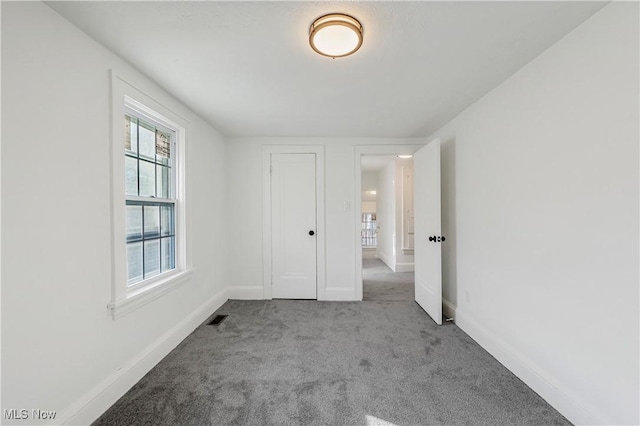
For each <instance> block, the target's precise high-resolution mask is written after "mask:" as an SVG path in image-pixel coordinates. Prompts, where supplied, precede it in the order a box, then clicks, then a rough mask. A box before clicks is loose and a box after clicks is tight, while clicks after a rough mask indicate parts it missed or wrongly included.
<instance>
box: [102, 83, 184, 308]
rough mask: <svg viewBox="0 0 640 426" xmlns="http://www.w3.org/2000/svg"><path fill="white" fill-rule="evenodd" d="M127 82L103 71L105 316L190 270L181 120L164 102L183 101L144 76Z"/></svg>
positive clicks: (144, 299) (135, 304) (148, 297)
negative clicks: (106, 89) (107, 195)
mask: <svg viewBox="0 0 640 426" xmlns="http://www.w3.org/2000/svg"><path fill="white" fill-rule="evenodd" d="M132 81H135V78H134V79H133V80H132V79H129V78H127V79H124V78H122V77H120V76H119V75H117V74H115V73H113V72H112V73H111V90H112V92H111V96H112V98H111V171H112V185H111V226H112V250H111V263H112V269H111V270H112V277H111V285H112V288H111V301H110V302H109V303H108V304H107V307H108V308H109V309H110V310H111V314H112V316H113V319H117V318H119V317H120V316H122V315H124V314H126V313H128V312H131V311H133V310H135V309H137V308H139V307H140V306H142V305H144V304H146V303H149V302H151V301H152V300H154V299H155V298H157V297H160V296H161V295H163V294H164V293H166V292H168V291H170V290H171V289H172V288H175V287H176V286H177V285H179V284H182V283H184V282H186V281H187V280H188V278H189V277H190V276H191V274H192V273H193V267H192V266H191V262H190V257H189V241H190V240H189V235H188V232H187V230H188V228H187V223H188V219H189V216H188V215H189V210H188V208H187V202H186V201H187V200H186V198H185V193H186V184H185V182H186V175H185V170H186V164H185V158H186V155H185V152H186V151H185V145H186V136H185V135H186V134H187V125H188V123H187V122H186V121H185V120H184V119H183V118H182V117H181V116H180V115H179V114H177V113H175V112H174V111H173V110H171V109H170V108H169V107H172V108H175V109H176V110H177V111H181V110H182V108H183V107H182V106H181V105H180V104H178V103H176V102H175V101H173V100H172V99H170V98H168V97H166V96H165V95H164V94H163V93H161V92H159V91H158V90H157V89H155V88H153V87H151V86H149V85H147V84H146V83H145V82H142V84H141V85H140V86H138V85H137V84H133V83H132ZM137 87H144V88H145V91H144V92H143V91H141V90H138V89H137ZM147 93H149V94H151V95H154V96H155V98H152V97H151V96H150V95H148V94H147ZM158 99H161V100H164V101H165V102H167V104H166V105H165V104H162V103H160V102H159V101H158Z"/></svg>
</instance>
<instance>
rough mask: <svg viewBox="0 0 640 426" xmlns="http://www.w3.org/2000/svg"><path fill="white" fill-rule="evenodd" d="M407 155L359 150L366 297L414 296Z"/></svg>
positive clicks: (409, 298)
mask: <svg viewBox="0 0 640 426" xmlns="http://www.w3.org/2000/svg"><path fill="white" fill-rule="evenodd" d="M410 157H411V156H409V155H405V156H398V155H393V154H388V155H362V156H361V193H362V198H361V201H362V202H361V211H362V224H361V225H362V228H361V241H362V285H363V300H365V301H412V300H414V275H413V160H412V159H411V158H410Z"/></svg>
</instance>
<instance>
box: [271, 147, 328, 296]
mask: <svg viewBox="0 0 640 426" xmlns="http://www.w3.org/2000/svg"><path fill="white" fill-rule="evenodd" d="M310 231H312V232H313V234H314V235H310ZM315 232H316V156H315V154H272V155H271V235H272V283H271V284H272V290H271V295H272V297H273V298H281V299H315V298H316V297H317V294H316V251H317V249H316V236H315Z"/></svg>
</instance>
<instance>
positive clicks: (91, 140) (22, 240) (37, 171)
mask: <svg viewBox="0 0 640 426" xmlns="http://www.w3.org/2000/svg"><path fill="white" fill-rule="evenodd" d="M112 68H113V69H117V70H120V71H124V72H125V73H127V74H129V75H133V76H135V78H136V80H137V81H139V82H140V83H141V84H142V85H143V86H144V87H141V89H142V90H143V91H145V92H146V93H147V94H149V95H150V96H152V97H153V98H155V99H156V100H159V101H160V102H161V103H163V104H165V105H166V106H167V107H169V108H170V109H173V110H174V111H175V112H177V113H178V114H180V115H181V116H183V117H184V118H185V119H186V120H187V121H188V122H189V127H188V130H187V131H188V133H187V138H188V141H187V143H188V145H187V159H186V161H187V165H186V167H187V170H186V173H187V193H188V196H191V198H190V199H189V200H190V201H189V204H188V208H190V209H191V224H190V226H191V229H192V230H193V231H194V232H193V233H192V235H191V241H192V259H193V265H194V267H195V268H196V271H195V273H194V275H193V277H192V278H191V280H190V281H189V282H187V283H185V284H184V285H183V286H181V287H179V288H176V289H174V290H172V291H171V292H169V293H167V294H165V295H164V296H162V297H160V298H158V299H156V300H154V301H152V302H150V303H149V304H147V305H145V306H143V307H142V308H140V309H138V310H136V311H135V312H132V313H129V314H127V315H125V316H124V317H122V318H120V319H118V320H115V321H114V320H113V319H112V318H111V316H110V313H109V311H108V310H107V308H106V305H107V303H108V302H109V300H110V296H111V282H110V275H111V270H110V260H109V259H110V239H111V235H110V208H109V202H110V190H109V185H110V182H111V178H110V173H111V169H110V164H109V152H110V151H109V132H110V128H109V126H110V117H109V115H110V107H109V97H110V88H109V69H112ZM2 105H3V108H2V114H3V116H2V231H3V232H2V248H3V253H2V256H3V259H2V260H3V266H4V267H3V269H2V408H3V409H9V408H19V409H20V408H27V409H31V408H38V409H43V410H54V411H57V412H58V416H57V417H56V422H61V421H65V420H70V419H71V421H74V422H78V423H87V422H91V421H92V420H93V419H94V418H95V416H97V415H99V414H100V413H101V411H102V410H104V409H106V408H107V407H108V406H109V405H110V404H111V403H113V402H114V401H115V399H116V398H117V397H119V396H120V394H121V393H122V392H124V391H126V387H127V386H128V385H131V384H133V383H134V382H135V381H136V380H137V379H139V378H140V377H141V376H142V375H143V374H144V373H145V372H146V370H147V369H148V368H150V367H151V366H153V364H154V363H155V362H157V360H159V359H160V358H161V357H162V356H163V355H164V354H166V353H167V351H168V350H170V349H171V348H172V346H173V345H175V344H177V343H178V342H179V341H180V340H181V339H182V338H183V337H185V336H186V334H188V333H189V332H190V331H191V330H192V329H193V327H194V326H195V325H197V324H198V323H199V322H201V321H202V320H204V319H205V318H206V316H208V315H209V314H210V313H211V309H213V308H215V307H216V306H217V305H219V304H220V303H222V302H224V300H225V285H226V283H227V282H228V276H227V273H226V266H225V265H226V259H225V240H226V239H227V236H226V229H227V226H226V223H225V219H226V215H225V214H226V207H225V205H224V200H225V199H226V187H227V182H226V169H225V165H224V164H225V160H224V158H225V141H224V138H223V137H222V136H221V135H220V134H219V133H217V132H216V131H215V130H214V129H212V128H211V127H210V126H209V125H207V124H205V123H204V122H203V121H202V120H201V119H200V118H198V117H197V116H196V115H194V114H193V113H192V112H190V111H189V110H188V109H187V108H185V107H184V106H182V105H180V104H179V103H178V102H177V101H175V100H174V99H173V98H171V97H170V96H169V95H168V94H167V93H165V92H164V91H162V90H160V89H159V88H158V87H157V86H155V85H154V84H152V83H151V82H150V81H148V80H147V79H146V78H145V77H144V76H142V75H140V74H138V73H137V72H136V71H135V70H133V69H131V68H130V67H129V66H128V65H127V64H125V63H124V62H123V61H121V60H120V59H118V58H117V57H116V56H114V55H113V54H111V53H110V52H109V51H107V50H106V49H104V48H103V47H101V46H100V45H98V44H97V43H96V42H94V41H93V40H92V39H90V38H89V37H88V36H86V35H85V34H84V33H82V32H81V31H80V30H78V29H77V28H76V27H74V26H72V25H71V24H70V23H68V22H67V21H66V20H65V19H63V18H62V17H60V16H59V15H58V14H57V13H55V12H54V11H52V10H51V9H50V8H49V7H48V6H46V5H44V4H43V3H25V2H2ZM257 222H259V220H258V221H257ZM145 355H149V356H148V357H147V358H143V357H144V356H145ZM103 391H104V392H103ZM93 398H96V399H93ZM18 422H19V421H18ZM22 423H24V421H22ZM27 423H30V424H31V423H34V420H33V419H30V420H29V421H28V422H27Z"/></svg>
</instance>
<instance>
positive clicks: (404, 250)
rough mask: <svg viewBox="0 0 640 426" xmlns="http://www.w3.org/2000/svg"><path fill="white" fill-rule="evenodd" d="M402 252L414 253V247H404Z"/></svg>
mask: <svg viewBox="0 0 640 426" xmlns="http://www.w3.org/2000/svg"><path fill="white" fill-rule="evenodd" d="M402 254H413V249H412V248H403V249H402Z"/></svg>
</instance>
